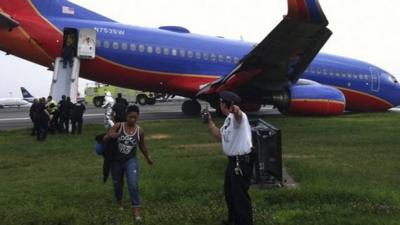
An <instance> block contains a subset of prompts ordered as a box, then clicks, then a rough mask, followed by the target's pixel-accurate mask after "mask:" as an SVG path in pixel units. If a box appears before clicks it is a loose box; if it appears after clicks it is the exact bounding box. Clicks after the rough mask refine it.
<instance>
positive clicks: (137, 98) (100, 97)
mask: <svg viewBox="0 0 400 225" xmlns="http://www.w3.org/2000/svg"><path fill="white" fill-rule="evenodd" d="M106 91H109V92H110V93H111V95H112V96H113V97H114V98H116V97H117V95H118V93H121V94H122V97H123V98H125V99H126V100H127V101H128V102H129V103H137V104H140V105H154V104H155V103H156V98H157V97H159V96H161V95H160V94H156V93H152V92H143V91H137V90H133V89H128V88H120V87H116V86H110V85H103V84H98V83H97V84H96V85H94V86H88V87H86V88H85V102H87V103H89V102H91V103H93V105H95V106H96V107H101V106H102V105H103V102H104V93H105V92H106Z"/></svg>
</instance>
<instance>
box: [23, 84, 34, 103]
mask: <svg viewBox="0 0 400 225" xmlns="http://www.w3.org/2000/svg"><path fill="white" fill-rule="evenodd" d="M21 93H22V98H23V99H24V100H25V101H27V102H30V103H32V102H33V100H34V99H35V97H33V95H32V94H31V93H29V91H28V90H26V88H25V87H21Z"/></svg>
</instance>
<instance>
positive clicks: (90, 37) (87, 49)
mask: <svg viewBox="0 0 400 225" xmlns="http://www.w3.org/2000/svg"><path fill="white" fill-rule="evenodd" d="M77 55H78V57H79V58H81V59H94V58H95V57H96V31H95V30H93V29H80V30H79V40H78V54H77Z"/></svg>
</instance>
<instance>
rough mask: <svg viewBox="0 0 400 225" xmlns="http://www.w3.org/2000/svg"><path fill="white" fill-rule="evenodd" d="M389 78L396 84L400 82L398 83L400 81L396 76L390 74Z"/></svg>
mask: <svg viewBox="0 0 400 225" xmlns="http://www.w3.org/2000/svg"><path fill="white" fill-rule="evenodd" d="M389 78H390V79H391V80H392V82H393V83H395V84H398V83H399V81H397V79H396V77H395V76H393V75H391V74H389Z"/></svg>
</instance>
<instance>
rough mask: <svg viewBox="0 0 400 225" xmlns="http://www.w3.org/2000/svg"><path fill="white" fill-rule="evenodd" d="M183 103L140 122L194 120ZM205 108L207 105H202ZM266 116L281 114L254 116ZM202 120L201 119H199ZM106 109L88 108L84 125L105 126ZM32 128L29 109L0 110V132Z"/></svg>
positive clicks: (144, 110)
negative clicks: (184, 108)
mask: <svg viewBox="0 0 400 225" xmlns="http://www.w3.org/2000/svg"><path fill="white" fill-rule="evenodd" d="M182 103H183V101H174V102H164V103H156V104H155V105H152V106H141V107H140V120H174V119H187V118H193V117H189V116H185V115H184V114H183V113H182V110H181V105H182ZM202 105H203V108H204V107H205V103H202ZM266 114H279V112H277V111H276V110H273V109H271V108H270V107H269V108H263V109H262V110H261V111H260V112H258V113H256V114H253V116H261V115H266ZM199 120H200V118H199ZM103 121H104V109H101V108H96V107H94V106H92V105H88V106H87V110H86V112H85V114H84V123H86V124H103ZM29 127H32V122H31V120H30V118H29V108H19V109H18V108H5V109H0V130H14V129H22V128H29Z"/></svg>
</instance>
